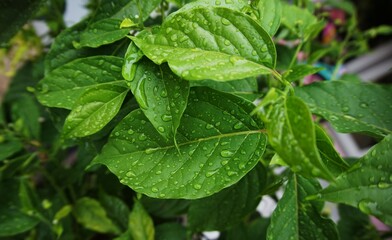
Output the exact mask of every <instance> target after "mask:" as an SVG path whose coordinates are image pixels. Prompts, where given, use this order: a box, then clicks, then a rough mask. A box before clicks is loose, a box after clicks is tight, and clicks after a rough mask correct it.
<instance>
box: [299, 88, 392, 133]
mask: <svg viewBox="0 0 392 240" xmlns="http://www.w3.org/2000/svg"><path fill="white" fill-rule="evenodd" d="M391 92H392V87H391V86H382V85H375V84H360V83H353V82H341V81H340V82H339V81H332V82H322V83H315V84H312V85H309V86H305V87H303V88H297V89H296V91H295V93H296V95H297V96H299V97H300V98H301V99H303V100H304V101H305V102H306V103H307V104H308V106H309V108H310V110H311V111H312V112H313V113H315V114H317V115H320V116H322V117H324V118H325V119H327V120H328V121H329V122H330V123H331V124H332V126H333V127H334V128H335V129H336V130H337V131H339V132H344V133H349V132H365V133H368V134H373V135H378V136H380V137H382V136H385V135H386V134H389V133H391V132H392V114H390V112H391V110H390V109H391V107H392V95H391ZM348 93H350V94H348Z"/></svg>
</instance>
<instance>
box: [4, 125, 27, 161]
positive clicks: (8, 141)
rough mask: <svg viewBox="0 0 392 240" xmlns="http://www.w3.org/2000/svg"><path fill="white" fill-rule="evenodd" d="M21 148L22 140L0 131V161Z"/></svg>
mask: <svg viewBox="0 0 392 240" xmlns="http://www.w3.org/2000/svg"><path fill="white" fill-rule="evenodd" d="M22 149H23V144H22V142H21V141H20V140H19V139H17V138H16V137H14V136H12V135H11V134H3V133H2V132H0V161H2V160H4V159H6V158H8V157H11V156H12V155H13V154H15V153H17V152H19V151H20V150H22Z"/></svg>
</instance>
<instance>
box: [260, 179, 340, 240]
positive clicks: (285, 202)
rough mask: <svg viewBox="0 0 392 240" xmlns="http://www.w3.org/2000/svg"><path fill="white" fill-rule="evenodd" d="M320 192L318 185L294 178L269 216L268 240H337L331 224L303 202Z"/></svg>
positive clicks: (314, 207)
mask: <svg viewBox="0 0 392 240" xmlns="http://www.w3.org/2000/svg"><path fill="white" fill-rule="evenodd" d="M320 189H321V187H320V185H319V184H318V182H317V181H315V180H308V179H306V178H303V177H301V176H298V175H295V174H293V175H292V177H291V178H290V179H289V182H288V183H287V186H286V188H285V191H284V194H283V197H282V198H281V199H280V200H279V202H278V206H277V207H276V209H275V211H274V213H273V214H272V217H271V224H270V226H269V227H268V232H267V239H275V238H276V236H279V239H282V240H284V239H325V240H329V239H339V237H338V233H337V230H336V225H335V224H334V222H333V221H332V220H330V219H325V218H323V217H321V216H320V213H319V212H318V210H317V208H316V206H314V205H313V204H312V203H311V202H308V201H306V200H305V198H306V196H308V195H309V194H314V193H316V192H317V191H318V190H320Z"/></svg>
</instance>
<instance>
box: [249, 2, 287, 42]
mask: <svg viewBox="0 0 392 240" xmlns="http://www.w3.org/2000/svg"><path fill="white" fill-rule="evenodd" d="M255 10H256V11H255V12H256V16H257V19H258V21H259V23H260V25H261V26H262V27H263V28H264V29H265V30H266V31H267V32H268V33H269V35H270V36H273V35H274V34H275V33H276V31H278V28H279V26H280V19H281V17H282V3H281V2H280V1H276V0H259V1H258V3H257V5H256V6H255Z"/></svg>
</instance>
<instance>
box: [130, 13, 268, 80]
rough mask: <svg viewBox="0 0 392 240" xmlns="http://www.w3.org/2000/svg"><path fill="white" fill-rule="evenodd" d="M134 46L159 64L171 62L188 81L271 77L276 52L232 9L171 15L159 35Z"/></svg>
mask: <svg viewBox="0 0 392 240" xmlns="http://www.w3.org/2000/svg"><path fill="white" fill-rule="evenodd" d="M132 40H133V41H134V42H135V43H136V45H137V46H138V47H139V48H140V49H141V50H142V51H143V53H144V54H145V55H146V56H147V57H148V58H150V59H151V60H152V61H154V62H155V63H156V64H161V63H163V62H168V63H169V66H170V68H171V69H172V71H173V72H174V73H175V74H177V75H179V76H181V77H182V78H184V79H187V80H204V79H212V80H217V81H228V80H237V79H242V78H246V77H251V76H256V75H259V74H268V73H271V71H272V70H271V69H272V68H274V67H275V62H276V50H275V46H274V43H273V41H272V40H271V37H270V36H269V35H268V33H267V32H266V31H265V30H264V29H263V28H262V27H261V26H260V25H258V23H256V22H255V21H254V20H253V19H252V18H251V17H250V16H248V15H246V14H244V13H240V12H237V11H233V10H231V9H227V8H212V7H209V8H192V9H189V10H187V11H179V12H178V13H175V14H172V15H170V16H169V17H168V18H167V19H166V20H165V22H164V23H163V25H162V27H161V28H160V30H159V32H158V33H156V34H150V35H147V36H145V35H144V36H142V37H132Z"/></svg>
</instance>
